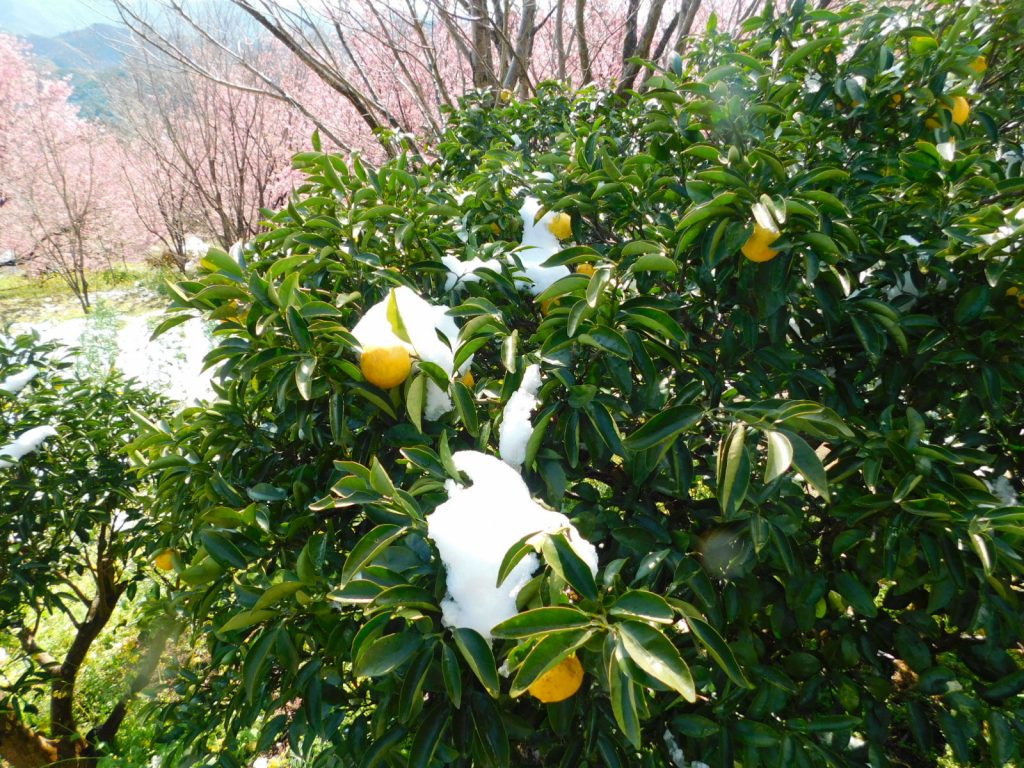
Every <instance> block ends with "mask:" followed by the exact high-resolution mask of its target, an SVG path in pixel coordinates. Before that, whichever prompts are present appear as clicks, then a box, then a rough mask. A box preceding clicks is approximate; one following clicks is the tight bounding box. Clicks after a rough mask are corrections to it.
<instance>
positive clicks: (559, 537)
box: [541, 533, 597, 600]
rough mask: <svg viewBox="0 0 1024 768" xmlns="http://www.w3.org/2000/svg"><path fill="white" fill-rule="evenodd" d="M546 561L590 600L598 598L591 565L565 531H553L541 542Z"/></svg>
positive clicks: (567, 582)
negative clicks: (577, 550) (581, 557)
mask: <svg viewBox="0 0 1024 768" xmlns="http://www.w3.org/2000/svg"><path fill="white" fill-rule="evenodd" d="M541 552H542V553H543V555H544V561H545V562H546V563H547V564H548V565H550V566H551V569H552V570H553V571H554V572H555V573H557V574H558V575H559V576H560V577H561V578H562V580H563V581H565V583H566V584H568V585H569V586H571V587H572V588H573V589H575V590H576V591H577V592H579V593H580V594H581V595H582V596H583V597H584V598H586V599H588V600H596V599H597V583H596V582H595V581H594V574H593V573H592V572H591V570H590V566H589V565H587V564H586V563H584V562H583V560H582V559H580V556H579V555H577V554H576V550H574V549H573V548H572V545H571V544H570V543H569V539H568V538H566V535H565V534H564V533H552V534H548V535H546V536H545V537H544V540H543V543H542V544H541Z"/></svg>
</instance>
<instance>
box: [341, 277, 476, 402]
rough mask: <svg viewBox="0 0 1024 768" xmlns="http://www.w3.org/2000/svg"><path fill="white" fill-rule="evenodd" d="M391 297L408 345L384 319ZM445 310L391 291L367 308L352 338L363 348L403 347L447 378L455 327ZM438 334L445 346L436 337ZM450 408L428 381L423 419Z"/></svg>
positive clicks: (402, 291) (451, 365) (445, 396)
mask: <svg viewBox="0 0 1024 768" xmlns="http://www.w3.org/2000/svg"><path fill="white" fill-rule="evenodd" d="M391 295H393V296H394V297H395V301H396V303H397V306H398V315H399V317H400V318H401V319H402V325H404V326H405V331H406V333H407V334H408V336H409V341H408V342H406V341H404V340H403V339H402V338H400V337H399V336H398V335H397V334H396V333H395V329H393V328H392V327H391V322H390V321H389V320H388V302H389V301H390V300H391ZM448 311H449V307H447V306H445V305H444V304H430V303H429V302H427V301H426V300H424V299H423V298H422V297H421V296H420V295H419V294H417V293H416V292H415V291H413V290H412V289H410V288H406V287H405V286H404V285H403V286H399V287H398V288H395V289H393V291H392V294H389V296H388V298H386V299H384V300H383V301H380V302H378V303H377V304H374V305H373V306H372V307H370V308H369V309H368V310H367V311H366V314H364V315H363V316H362V318H360V320H359V322H358V323H356V325H355V327H354V328H353V329H352V335H353V336H355V337H356V339H357V340H358V341H359V344H360V345H361V346H362V347H363V348H367V347H404V348H405V349H406V350H407V351H408V352H409V354H411V355H414V356H416V357H418V358H419V359H420V360H425V361H427V362H428V363H433V364H434V365H437V366H439V367H440V368H441V369H442V370H444V372H445V373H447V374H448V375H449V376H451V375H452V370H453V368H454V367H455V353H454V348H455V345H456V344H457V343H458V339H459V328H458V326H457V325H455V319H454V318H452V317H451V316H450V315H449V314H448ZM438 332H440V333H441V334H442V335H443V337H444V338H445V339H446V340H447V343H446V342H445V341H442V340H441V338H439V337H438ZM471 362H472V360H471V359H470V360H467V361H466V362H465V363H463V365H462V367H461V368H460V369H459V373H460V374H462V373H464V372H465V371H466V369H468V368H469V366H470V363H471ZM451 409H452V399H451V398H450V397H449V396H448V393H447V392H445V391H444V390H442V389H441V388H440V387H438V386H437V384H435V383H434V382H433V381H432V380H428V381H427V401H426V404H425V405H424V408H423V416H424V418H426V419H428V420H429V421H436V420H437V419H439V418H441V417H442V416H444V415H445V414H446V413H448V411H450V410H451Z"/></svg>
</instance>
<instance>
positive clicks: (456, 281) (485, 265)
mask: <svg viewBox="0 0 1024 768" xmlns="http://www.w3.org/2000/svg"><path fill="white" fill-rule="evenodd" d="M441 263H442V264H444V265H445V266H446V267H447V268H448V277H447V278H445V281H444V289H445V290H446V291H450V290H451V289H452V288H455V287H456V286H458V287H460V288H461V287H464V286H465V285H466V284H467V283H478V282H480V276H479V275H477V274H475V273H476V271H477V270H478V269H490V270H493V271H494V272H501V262H500V261H498V259H480V258H472V259H466V260H465V261H463V260H461V259H459V258H458V257H457V256H442V257H441Z"/></svg>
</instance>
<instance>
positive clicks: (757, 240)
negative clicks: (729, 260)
mask: <svg viewBox="0 0 1024 768" xmlns="http://www.w3.org/2000/svg"><path fill="white" fill-rule="evenodd" d="M781 236H782V233H781V232H779V231H778V230H774V229H766V228H765V227H762V226H761V225H760V224H757V223H755V224H754V234H752V235H751V236H750V237H749V238H748V239H747V242H745V243H744V244H743V247H742V248H740V250H741V251H743V255H744V256H746V257H747V258H748V259H750V260H751V261H756V262H758V263H760V262H763V261H771V260H772V259H774V258H775V257H776V256H778V255H779V252H778V251H777V250H775V249H774V248H770V247H769V246H770V245H771V244H772V243H774V242H775V241H776V240H778V239H779V238H780V237H781Z"/></svg>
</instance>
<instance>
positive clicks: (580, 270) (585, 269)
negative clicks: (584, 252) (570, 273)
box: [576, 264, 597, 277]
mask: <svg viewBox="0 0 1024 768" xmlns="http://www.w3.org/2000/svg"><path fill="white" fill-rule="evenodd" d="M595 272H597V269H595V268H594V265H593V264H577V265H576V274H577V275H586V276H587V277H593V276H594V273H595Z"/></svg>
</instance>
